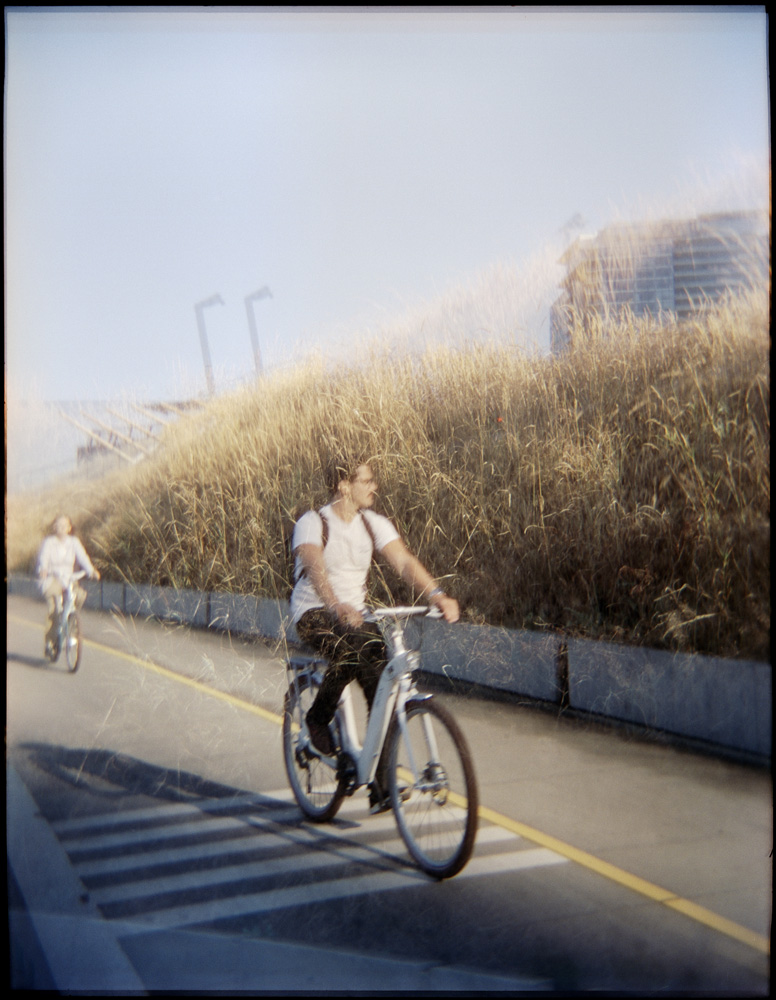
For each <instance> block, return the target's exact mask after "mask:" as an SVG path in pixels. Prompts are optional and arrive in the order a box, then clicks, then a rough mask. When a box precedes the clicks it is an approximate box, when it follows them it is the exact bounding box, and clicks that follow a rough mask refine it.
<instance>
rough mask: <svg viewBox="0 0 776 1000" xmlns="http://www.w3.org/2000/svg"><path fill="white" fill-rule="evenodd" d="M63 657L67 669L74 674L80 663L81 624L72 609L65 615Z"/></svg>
mask: <svg viewBox="0 0 776 1000" xmlns="http://www.w3.org/2000/svg"><path fill="white" fill-rule="evenodd" d="M65 659H66V661H67V669H68V670H69V671H70V673H71V674H74V673H75V672H76V670H78V667H79V666H80V664H81V625H80V622H79V621H78V615H77V614H76V613H75V612H74V611H72V612H71V613H70V614H69V615H68V616H67V623H66V625H65Z"/></svg>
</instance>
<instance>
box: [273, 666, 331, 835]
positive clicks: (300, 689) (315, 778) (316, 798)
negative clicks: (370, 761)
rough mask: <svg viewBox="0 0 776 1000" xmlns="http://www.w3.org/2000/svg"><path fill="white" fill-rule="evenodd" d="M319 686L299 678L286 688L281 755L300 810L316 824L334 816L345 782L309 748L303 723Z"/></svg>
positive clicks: (329, 763) (307, 679)
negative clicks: (294, 684)
mask: <svg viewBox="0 0 776 1000" xmlns="http://www.w3.org/2000/svg"><path fill="white" fill-rule="evenodd" d="M317 693H318V685H317V684H316V683H315V682H314V681H313V680H312V679H311V678H300V680H299V682H298V684H297V685H296V686H295V687H292V688H289V690H288V694H287V695H286V700H285V707H284V712H283V758H284V761H285V765H286V773H287V774H288V780H289V783H290V785H291V789H292V791H293V793H294V797H295V799H296V801H297V802H298V803H299V807H300V809H301V810H302V812H303V813H304V814H305V816H307V817H308V818H309V819H312V820H315V822H316V823H323V822H326V821H327V820H330V819H333V818H334V816H335V815H336V813H337V810H338V809H339V807H340V805H341V804H342V800H343V798H344V797H345V781H344V779H343V778H341V777H340V776H338V774H337V770H336V769H335V768H334V767H332V763H331V761H328V762H327V761H325V760H322V759H321V758H320V757H318V756H316V754H315V753H314V752H313V751H311V750H310V749H309V743H308V741H307V737H306V735H305V734H306V731H307V730H306V727H305V726H304V720H305V716H306V715H307V712H308V711H309V710H310V707H311V706H312V703H313V702H314V701H315V696H316V694H317Z"/></svg>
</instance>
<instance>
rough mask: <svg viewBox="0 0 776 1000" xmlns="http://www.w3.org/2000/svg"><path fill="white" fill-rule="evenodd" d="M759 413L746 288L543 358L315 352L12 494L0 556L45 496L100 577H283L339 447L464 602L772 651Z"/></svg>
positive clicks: (762, 405)
mask: <svg viewBox="0 0 776 1000" xmlns="http://www.w3.org/2000/svg"><path fill="white" fill-rule="evenodd" d="M769 414H770V380H769V315H768V305H767V302H765V301H762V300H755V299H752V300H742V301H738V302H735V303H732V304H731V305H729V306H727V307H725V308H721V309H719V310H717V311H715V312H712V313H709V314H708V315H707V316H705V317H703V318H702V319H699V320H697V321H695V322H692V323H690V324H687V325H684V326H682V327H681V328H668V329H665V328H664V329H656V328H653V327H650V326H649V325H648V324H645V323H640V322H636V321H634V320H632V319H628V318H625V319H624V320H623V322H622V323H621V325H620V327H619V329H617V330H616V331H615V332H614V333H613V334H611V335H609V336H604V335H603V334H602V333H599V334H598V335H596V334H595V333H594V334H593V335H592V336H591V337H589V338H585V339H580V341H579V342H578V343H577V344H576V346H575V347H574V348H573V349H572V350H571V351H569V353H568V354H566V355H564V356H563V357H562V358H560V359H550V358H547V357H539V356H535V357H529V356H525V355H524V354H522V353H520V352H518V351H516V350H515V349H514V348H511V347H505V346H492V347H486V346H472V347H468V348H467V347H458V348H457V349H455V350H442V349H440V348H438V347H437V348H433V349H430V350H428V351H427V352H426V353H419V352H413V351H411V350H409V349H404V350H403V351H402V353H401V355H400V356H398V357H397V356H396V354H395V349H394V354H393V355H391V353H390V352H389V351H386V352H385V353H384V354H381V353H380V352H379V351H375V353H374V355H373V356H372V358H371V359H370V361H369V362H368V363H366V364H364V363H361V364H360V365H358V366H353V367H351V368H349V369H347V370H343V369H342V368H340V369H339V370H332V368H331V367H327V366H325V365H324V364H323V363H320V364H312V363H311V364H309V365H307V366H303V367H300V368H299V369H298V370H296V371H294V372H292V373H285V374H279V375H276V376H274V377H271V378H268V379H266V380H265V381H263V382H262V383H261V384H260V385H256V386H252V387H250V388H245V389H243V390H240V391H238V392H235V393H233V394H230V395H228V396H224V397H221V398H217V399H215V400H214V401H212V403H210V404H209V405H208V406H207V407H206V408H205V409H204V411H203V412H201V413H200V414H198V415H197V416H191V417H187V418H185V419H182V420H181V421H180V422H179V424H178V425H177V426H176V427H175V428H174V429H172V430H170V431H169V432H168V435H167V437H166V439H165V440H164V442H163V446H162V447H161V448H160V449H159V451H158V452H157V453H156V454H155V455H154V457H153V458H152V459H150V460H149V461H147V462H146V463H144V464H143V465H142V466H139V467H135V468H133V469H132V470H130V471H125V472H122V473H121V474H116V475H114V476H113V477H112V478H109V479H106V480H104V481H103V482H101V483H100V484H99V485H95V484H93V483H92V484H88V485H86V486H83V487H77V488H74V487H72V486H70V487H69V488H68V491H67V494H66V495H58V494H57V492H56V491H53V492H52V493H50V494H47V495H46V496H40V497H25V498H11V499H10V500H9V506H8V527H7V531H8V535H7V541H8V555H9V566H10V568H12V569H13V568H17V569H28V568H29V567H30V566H31V563H32V560H33V558H34V552H35V549H36V548H37V545H38V543H39V540H40V537H41V535H42V533H43V532H44V529H45V527H46V525H47V524H48V523H49V521H50V520H51V518H52V517H53V515H54V514H55V513H56V512H57V511H58V510H60V509H63V510H65V511H66V512H69V513H70V514H71V516H72V518H73V520H74V522H75V524H76V528H77V531H78V533H79V534H80V535H81V537H82V538H83V540H84V541H85V543H86V544H87V547H88V548H89V549H90V551H91V552H92V553H93V554H94V556H95V557H96V562H97V563H98V565H99V566H100V568H101V569H102V571H103V575H104V576H105V577H107V578H115V579H127V580H131V581H136V582H145V583H155V584H162V585H172V586H176V587H191V588H198V589H211V590H230V591H236V592H242V593H250V594H257V595H263V596H270V597H274V596H281V597H285V596H287V593H288V580H287V574H288V567H287V564H286V558H285V552H284V545H283V538H282V535H283V524H284V522H286V521H287V520H288V518H289V517H290V516H291V515H292V514H293V512H294V511H296V510H301V509H304V508H305V507H307V506H308V505H311V504H316V505H317V504H320V503H322V502H323V501H324V500H325V492H324V487H323V481H322V477H321V465H322V463H323V461H324V460H325V458H326V456H327V455H328V454H329V452H330V451H332V450H339V449H342V448H348V449H351V450H353V451H357V452H358V453H360V454H361V455H363V456H364V457H366V458H368V459H369V460H371V461H372V462H373V463H374V465H375V468H376V469H377V471H378V474H379V478H380V481H381V499H380V509H382V510H383V511H384V512H385V513H387V514H388V515H389V516H391V517H392V518H394V519H395V521H396V523H397V525H398V526H399V527H400V530H401V531H402V532H403V534H404V535H405V537H406V539H407V541H408V543H409V545H410V547H411V548H412V549H413V550H414V551H416V552H417V553H418V554H419V556H420V557H421V559H422V560H423V561H424V562H425V563H426V564H427V565H428V566H429V568H430V569H431V570H432V572H434V573H435V574H437V575H438V576H440V577H444V578H445V581H446V586H447V588H448V589H449V591H450V593H452V594H454V595H456V596H457V597H458V598H459V599H460V601H461V603H462V605H463V607H464V610H465V614H466V616H467V617H468V619H469V620H474V621H488V622H491V623H503V624H506V625H510V626H524V627H528V628H552V629H558V630H562V631H564V632H566V633H568V634H575V635H582V636H589V637H601V638H608V639H613V640H617V641H624V642H630V643H642V644H648V645H651V646H655V647H661V648H668V649H679V650H697V651H701V652H706V653H711V654H718V655H725V656H744V657H755V658H762V659H769V657H770V646H769V644H770V563H769V542H770V464H769V444H770V417H769ZM388 582H389V583H390V586H391V587H392V588H393V592H392V596H393V597H394V598H398V599H404V598H406V595H402V592H401V589H400V588H399V587H397V586H395V585H394V583H393V581H388ZM376 587H377V591H378V595H379V596H380V597H382V598H386V599H390V598H389V595H388V594H387V593H386V591H385V584H384V583H382V582H380V580H379V574H378V576H377V583H376Z"/></svg>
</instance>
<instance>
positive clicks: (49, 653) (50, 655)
mask: <svg viewBox="0 0 776 1000" xmlns="http://www.w3.org/2000/svg"><path fill="white" fill-rule="evenodd" d="M44 654H45V657H46V659H47V660H51V662H52V663H53V662H54V660H56V658H57V657H58V656H59V650H58V649H57V647H56V646H55V645H54V643H53V642H52V641H51V639H46V648H45V650H44Z"/></svg>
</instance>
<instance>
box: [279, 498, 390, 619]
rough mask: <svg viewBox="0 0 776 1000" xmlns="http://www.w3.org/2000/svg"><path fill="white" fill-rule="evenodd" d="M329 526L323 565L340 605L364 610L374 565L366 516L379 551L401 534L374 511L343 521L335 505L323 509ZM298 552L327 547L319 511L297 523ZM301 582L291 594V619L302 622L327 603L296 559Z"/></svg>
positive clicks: (293, 542) (294, 541)
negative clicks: (369, 575)
mask: <svg viewBox="0 0 776 1000" xmlns="http://www.w3.org/2000/svg"><path fill="white" fill-rule="evenodd" d="M322 511H323V516H324V517H325V518H326V521H327V524H328V526H329V536H328V539H327V541H326V547H325V548H324V550H323V564H324V566H325V567H326V574H327V576H328V578H329V583H330V584H331V588H332V590H333V591H334V595H335V597H336V598H337V600H338V601H339V602H340V604H351V605H352V606H353V607H354V608H358V609H359V610H361V609H362V608H363V607H364V603H365V601H366V578H367V575H368V573H369V567H370V565H371V563H372V553H373V546H372V539H371V538H370V537H369V532H368V531H367V529H366V526H365V525H364V522H363V520H362V516H363V517H366V518H368V520H369V526H370V527H371V529H372V533H373V534H374V538H375V544H376V546H377V548H378V550H382V549H384V548H385V546H386V545H388V544H389V543H390V542H393V541H395V540H396V539H397V538H398V537H399V532H398V531H397V530H396V528H394V526H393V524H391V522H390V521H389V520H388V518H387V517H383V516H382V514H376V513H375V512H374V511H372V510H364V511H361V516H360V515H356V517H354V518H353V520H352V521H350V522H347V521H343V520H342V518H341V517H339V515H337V514H335V513H334V511H333V510H332V508H331V504H327V505H326V506H325V507H323V508H322ZM291 545H292V549H293V550H294V551H296V549H298V548H299V546H300V545H318V546H321V545H323V524H322V521H321V516H320V515H319V514H318V512H317V511H314V510H308V511H307V513H306V514H303V515H302V516H301V517H300V518H299V520H298V521H297V522H296V525H295V527H294V536H293V539H292V542H291ZM295 570H296V576H297V577H298V581H297V584H296V586H295V587H294V592H293V593H292V594H291V620H292V621H293V622H297V621H299V619H300V618H301V616H302V615H303V614H304V613H305V611H310V609H311V608H322V607H323V601H322V600H321V598H320V595H319V594H318V592H317V591H316V589H315V587H313V585H312V583H311V582H310V580H309V579H308V578H307V576H306V575H300V574H302V561H301V559H300V558H299V557H298V556H297V557H296V565H295Z"/></svg>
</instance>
